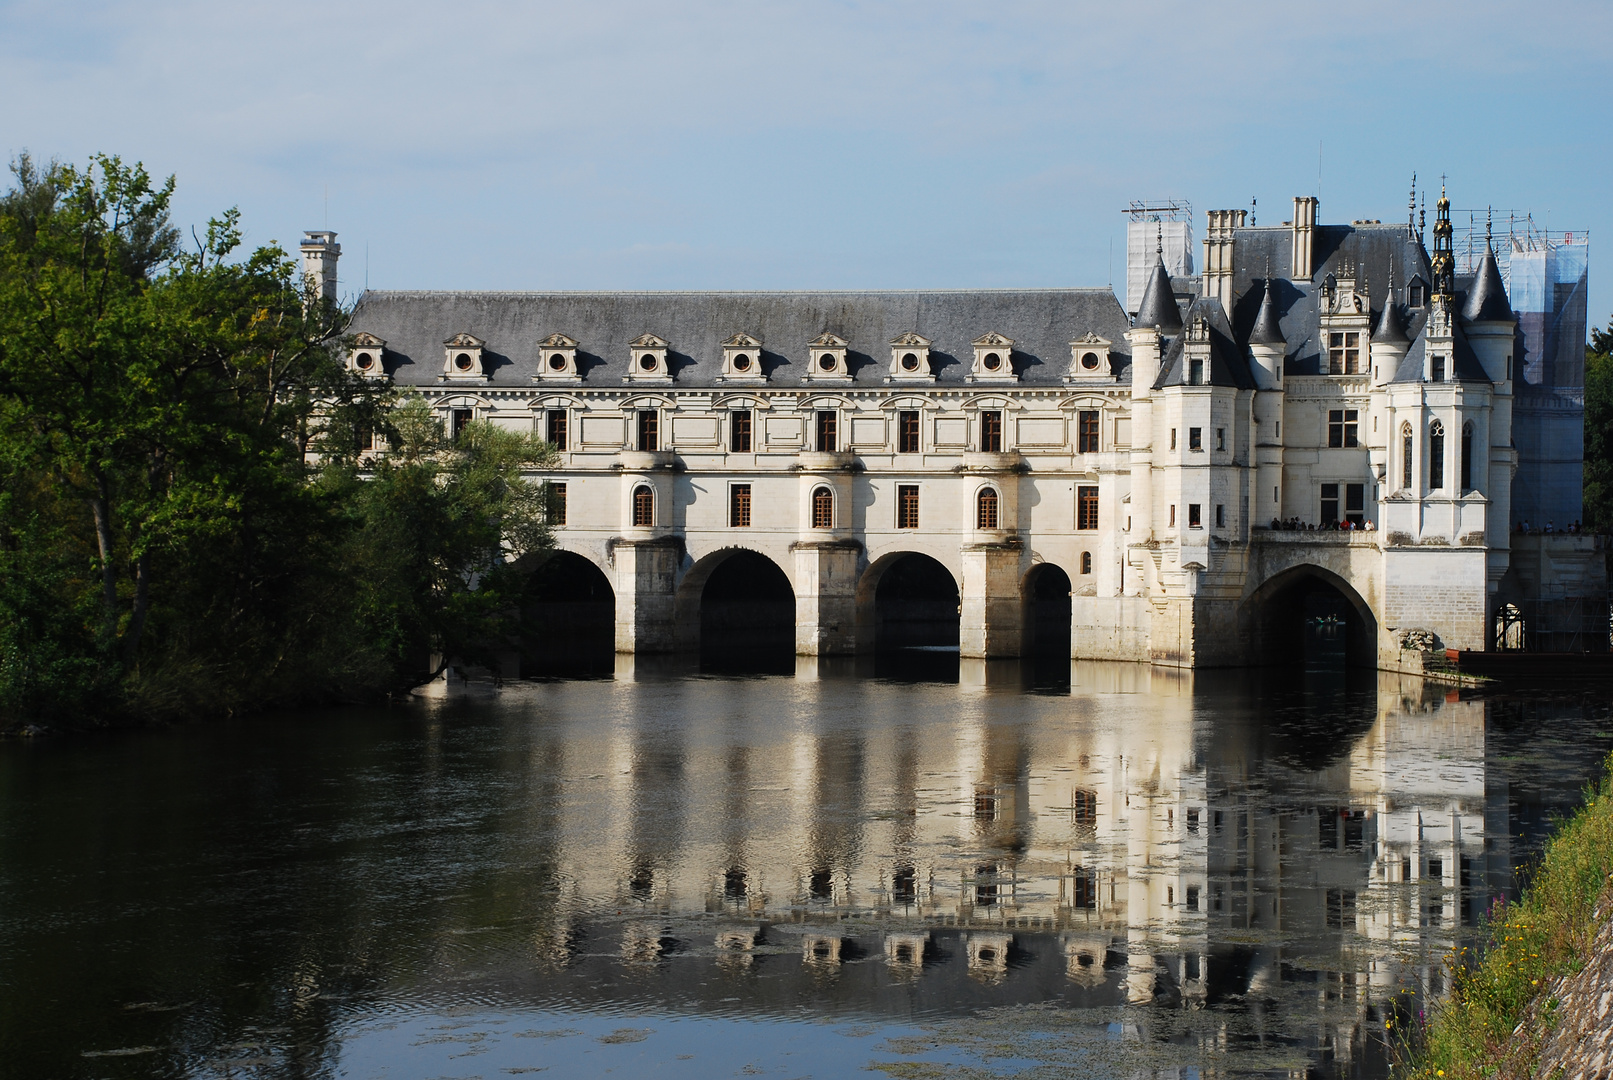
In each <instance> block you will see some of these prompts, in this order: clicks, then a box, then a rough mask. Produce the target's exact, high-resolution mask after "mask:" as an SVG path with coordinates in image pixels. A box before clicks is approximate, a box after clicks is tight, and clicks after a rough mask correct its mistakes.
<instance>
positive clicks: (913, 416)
mask: <svg viewBox="0 0 1613 1080" xmlns="http://www.w3.org/2000/svg"><path fill="white" fill-rule="evenodd" d="M896 452H897V453H899V454H916V453H918V452H919V414H918V413H916V412H904V413H897V414H896Z"/></svg>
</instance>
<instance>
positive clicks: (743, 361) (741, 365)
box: [734, 353, 750, 371]
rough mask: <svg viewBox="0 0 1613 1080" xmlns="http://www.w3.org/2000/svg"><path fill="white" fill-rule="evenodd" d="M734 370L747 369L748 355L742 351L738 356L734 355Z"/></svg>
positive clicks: (748, 363)
mask: <svg viewBox="0 0 1613 1080" xmlns="http://www.w3.org/2000/svg"><path fill="white" fill-rule="evenodd" d="M734 370H735V371H749V370H750V357H748V356H746V355H745V354H744V353H740V354H739V355H738V356H736V357H734Z"/></svg>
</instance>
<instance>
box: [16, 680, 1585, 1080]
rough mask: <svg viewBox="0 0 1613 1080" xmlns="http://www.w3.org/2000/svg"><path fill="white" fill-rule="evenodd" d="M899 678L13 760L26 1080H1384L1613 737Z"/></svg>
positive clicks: (553, 694) (1368, 691)
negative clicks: (538, 1078) (1391, 1029)
mask: <svg viewBox="0 0 1613 1080" xmlns="http://www.w3.org/2000/svg"><path fill="white" fill-rule="evenodd" d="M876 676H877V677H869V675H868V673H866V672H864V673H859V672H857V671H855V670H843V669H841V668H839V667H838V666H836V665H829V664H825V665H821V666H820V665H819V664H817V663H816V662H802V663H801V664H800V665H798V667H797V669H796V670H795V672H794V673H793V674H790V673H786V674H779V675H771V676H765V677H756V676H750V677H737V676H720V675H699V674H695V673H692V672H688V671H679V670H676V669H665V668H662V669H657V670H648V669H647V668H646V667H645V666H644V665H642V664H641V665H639V666H638V668H637V669H636V670H634V669H632V668H631V666H629V667H626V668H623V669H621V670H619V671H618V672H617V676H616V678H614V679H609V678H607V679H597V680H590V681H575V682H564V681H557V682H547V683H524V684H519V685H511V686H508V687H506V688H504V689H503V690H501V691H495V690H493V689H492V688H490V687H485V686H471V687H465V688H460V687H455V688H453V689H452V690H450V691H448V692H446V693H444V694H442V695H439V696H437V697H433V698H426V699H422V700H419V701H417V702H414V703H412V704H409V705H406V706H398V707H395V708H391V709H386V710H374V711H355V710H348V711H341V712H328V713H303V714H296V715H285V716H270V717H260V718H256V719H253V720H250V721H243V722H234V723H229V724H217V725H197V726H194V727H188V728H176V729H170V730H161V731H151V732H140V733H128V734H120V735H112V736H99V737H86V738H74V739H58V740H48V741H36V742H12V743H9V744H0V1076H3V1077H7V1078H9V1077H29V1078H32V1077H86V1078H91V1077H96V1078H98V1077H136V1076H140V1077H144V1076H194V1077H243V1078H245V1077H317V1076H333V1077H334V1076H342V1077H360V1078H369V1077H473V1076H477V1077H484V1078H492V1077H503V1076H509V1075H523V1074H528V1073H534V1074H535V1073H537V1072H539V1071H542V1072H544V1073H545V1074H546V1075H549V1076H602V1075H632V1076H638V1075H648V1076H656V1077H663V1076H668V1077H671V1076H679V1077H681V1076H689V1077H696V1076H698V1077H708V1076H730V1075H768V1076H779V1077H807V1076H812V1077H819V1078H823V1077H833V1076H846V1075H862V1074H863V1070H865V1069H867V1068H869V1067H870V1066H872V1067H874V1068H875V1069H882V1070H884V1071H885V1072H886V1073H888V1074H890V1075H895V1076H913V1077H922V1076H999V1075H1027V1076H1070V1075H1075V1076H1128V1077H1129V1076H1142V1075H1148V1076H1171V1077H1195V1078H1197V1077H1199V1076H1202V1075H1206V1074H1208V1073H1212V1072H1219V1073H1221V1074H1226V1075H1267V1076H1280V1077H1288V1076H1297V1075H1305V1074H1307V1073H1308V1074H1310V1075H1316V1076H1324V1077H1331V1076H1383V1075H1385V1074H1386V1060H1385V1057H1384V1052H1383V1047H1382V1033H1383V1027H1384V1019H1385V1017H1386V1016H1388V1015H1389V1012H1390V1010H1391V1009H1393V1008H1400V1009H1402V1010H1403V1011H1406V1012H1409V1013H1413V1014H1414V1013H1415V1012H1416V1010H1417V1009H1419V1008H1421V1007H1422V1004H1423V1003H1424V1002H1425V1000H1426V998H1427V996H1429V995H1433V996H1437V995H1439V994H1441V993H1443V992H1444V989H1445V982H1446V979H1445V974H1444V970H1443V964H1444V960H1445V957H1446V956H1447V955H1448V954H1449V953H1450V951H1451V950H1452V948H1453V947H1459V945H1460V944H1461V943H1462V942H1464V941H1465V940H1467V939H1468V937H1470V936H1471V934H1472V933H1473V930H1472V924H1473V922H1474V920H1475V919H1476V917H1477V916H1478V915H1479V914H1480V913H1482V912H1483V911H1484V910H1485V908H1486V907H1487V906H1488V905H1489V904H1490V903H1491V902H1492V900H1493V899H1494V898H1495V897H1498V896H1501V895H1505V894H1506V893H1508V892H1509V891H1510V890H1511V889H1513V887H1514V871H1515V868H1517V867H1518V866H1520V865H1523V864H1525V863H1526V862H1527V860H1528V859H1529V858H1530V857H1531V855H1532V854H1534V853H1535V852H1537V851H1538V849H1539V845H1540V842H1541V840H1542V838H1543V836H1544V834H1545V833H1546V831H1547V830H1548V829H1549V827H1550V823H1551V820H1552V817H1553V815H1556V814H1560V813H1563V812H1566V811H1568V810H1570V809H1572V807H1573V806H1574V805H1576V804H1577V802H1578V799H1579V793H1580V789H1581V785H1582V784H1583V783H1584V782H1585V781H1586V780H1587V779H1588V778H1589V777H1591V776H1592V775H1593V774H1594V773H1595V772H1596V770H1597V768H1598V765H1599V762H1600V759H1601V757H1602V755H1603V754H1604V753H1606V751H1607V750H1608V749H1609V748H1610V746H1613V738H1610V736H1613V723H1610V721H1609V714H1608V708H1607V705H1606V697H1607V695H1606V693H1605V691H1604V690H1601V689H1596V688H1585V687H1573V686H1566V685H1565V686H1561V687H1557V688H1553V689H1551V690H1547V691H1529V692H1522V691H1514V692H1507V691H1505V690H1501V691H1497V692H1492V693H1491V694H1489V695H1488V696H1486V697H1479V696H1474V695H1469V694H1464V695H1460V696H1459V695H1456V694H1455V693H1449V692H1447V689H1446V688H1444V687H1440V686H1435V685H1433V684H1426V685H1425V684H1423V683H1422V682H1421V681H1420V680H1414V679H1400V678H1396V677H1391V676H1380V675H1373V674H1370V673H1368V674H1365V675H1361V676H1355V675H1352V676H1350V677H1349V678H1348V679H1346V678H1345V677H1344V676H1343V675H1342V674H1341V673H1338V672H1328V671H1311V672H1308V673H1297V674H1284V673H1281V672H1274V671H1259V672H1236V673H1211V674H1199V675H1196V676H1195V675H1185V674H1178V673H1169V672H1164V671H1160V670H1150V669H1148V668H1145V667H1138V666H1133V665H1106V664H1085V663H1082V664H1076V665H1074V666H1073V667H1071V668H1070V669H1069V670H1068V671H1065V670H1064V669H1063V668H1062V666H1060V667H1059V669H1058V670H1052V671H1050V670H1048V669H1047V668H1045V667H1043V668H1040V669H1033V668H1029V667H1022V666H1020V665H1018V664H1001V665H999V664H990V665H988V664H982V663H970V662H964V663H963V664H962V665H961V669H960V665H959V662H958V661H957V660H956V658H955V654H952V656H951V657H950V658H949V657H947V656H945V655H941V656H939V657H933V656H927V655H918V656H916V657H915V658H914V660H913V662H912V663H910V664H907V665H902V664H896V665H894V666H893V665H891V664H888V663H887V664H884V665H882V666H881V667H880V668H879V669H878V671H877V673H876ZM925 676H928V677H929V681H925V679H924V678H923V677H925ZM876 1075H879V1073H876Z"/></svg>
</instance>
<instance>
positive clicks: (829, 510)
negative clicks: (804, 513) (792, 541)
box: [812, 486, 835, 529]
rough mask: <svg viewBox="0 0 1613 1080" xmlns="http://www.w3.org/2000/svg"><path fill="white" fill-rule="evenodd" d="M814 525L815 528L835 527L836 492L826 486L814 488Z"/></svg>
mask: <svg viewBox="0 0 1613 1080" xmlns="http://www.w3.org/2000/svg"><path fill="white" fill-rule="evenodd" d="M812 527H813V528H814V529H832V528H834V527H835V493H834V492H833V491H831V490H830V489H829V488H827V487H824V486H819V487H815V488H813V489H812Z"/></svg>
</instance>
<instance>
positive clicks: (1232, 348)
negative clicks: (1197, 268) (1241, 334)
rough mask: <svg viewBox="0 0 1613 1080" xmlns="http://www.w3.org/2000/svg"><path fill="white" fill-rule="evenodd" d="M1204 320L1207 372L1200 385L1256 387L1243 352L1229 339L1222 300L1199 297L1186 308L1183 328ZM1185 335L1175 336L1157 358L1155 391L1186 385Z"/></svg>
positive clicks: (1227, 323)
mask: <svg viewBox="0 0 1613 1080" xmlns="http://www.w3.org/2000/svg"><path fill="white" fill-rule="evenodd" d="M1200 318H1203V319H1204V321H1205V324H1206V327H1207V329H1208V330H1209V337H1210V370H1208V371H1206V372H1205V373H1204V382H1203V383H1201V384H1199V385H1202V386H1235V387H1237V388H1239V389H1240V390H1253V389H1254V388H1255V379H1254V375H1253V374H1252V373H1251V372H1250V371H1249V362H1248V360H1247V359H1246V358H1245V355H1244V351H1243V350H1242V349H1240V348H1238V345H1237V342H1235V341H1234V340H1233V338H1232V324H1231V323H1230V322H1228V321H1227V314H1226V311H1225V310H1224V309H1223V308H1222V307H1221V301H1220V300H1218V299H1216V298H1215V297H1213V296H1201V297H1199V298H1198V299H1196V300H1194V301H1193V303H1192V304H1191V305H1189V307H1188V309H1187V318H1186V319H1185V320H1184V325H1185V326H1192V325H1194V324H1195V323H1196V322H1197V321H1198V320H1199V319H1200ZM1186 353H1187V333H1186V332H1184V333H1181V334H1178V335H1177V336H1176V337H1175V338H1173V339H1172V340H1171V343H1170V345H1169V346H1168V347H1167V348H1166V349H1165V355H1164V356H1162V357H1161V358H1160V362H1159V377H1158V378H1157V379H1155V380H1154V389H1156V390H1158V389H1160V388H1162V387H1166V386H1185V385H1187V371H1186V369H1187V364H1186V359H1185V358H1186Z"/></svg>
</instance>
